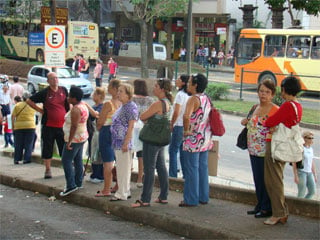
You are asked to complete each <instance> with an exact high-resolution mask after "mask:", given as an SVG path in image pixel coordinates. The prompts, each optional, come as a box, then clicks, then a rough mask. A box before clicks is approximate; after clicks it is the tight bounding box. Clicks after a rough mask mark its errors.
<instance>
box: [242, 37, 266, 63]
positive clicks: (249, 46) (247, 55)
mask: <svg viewBox="0 0 320 240" xmlns="http://www.w3.org/2000/svg"><path fill="white" fill-rule="evenodd" d="M261 45H262V39H259V38H241V39H240V41H239V44H238V55H237V58H236V59H237V63H238V64H239V65H243V64H247V63H249V62H252V61H253V60H255V59H257V58H258V57H259V56H260V53H261Z"/></svg>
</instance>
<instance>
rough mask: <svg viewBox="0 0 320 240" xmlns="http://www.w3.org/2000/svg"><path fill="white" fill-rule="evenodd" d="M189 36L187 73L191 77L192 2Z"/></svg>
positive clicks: (189, 17)
mask: <svg viewBox="0 0 320 240" xmlns="http://www.w3.org/2000/svg"><path fill="white" fill-rule="evenodd" d="M187 32H188V35H187V73H188V75H191V44H192V0H189V6H188V30H187Z"/></svg>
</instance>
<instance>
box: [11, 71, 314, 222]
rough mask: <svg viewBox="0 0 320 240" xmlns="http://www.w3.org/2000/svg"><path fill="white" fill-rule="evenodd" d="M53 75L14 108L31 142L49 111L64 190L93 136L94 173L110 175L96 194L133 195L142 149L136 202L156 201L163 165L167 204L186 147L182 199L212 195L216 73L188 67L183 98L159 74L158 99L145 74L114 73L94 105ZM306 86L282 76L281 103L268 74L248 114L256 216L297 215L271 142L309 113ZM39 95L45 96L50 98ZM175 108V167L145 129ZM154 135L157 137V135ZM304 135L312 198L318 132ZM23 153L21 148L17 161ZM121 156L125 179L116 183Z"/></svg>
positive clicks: (47, 123)
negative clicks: (211, 83)
mask: <svg viewBox="0 0 320 240" xmlns="http://www.w3.org/2000/svg"><path fill="white" fill-rule="evenodd" d="M47 77H48V79H47V81H48V84H49V86H48V87H47V88H45V89H43V90H41V91H40V92H38V93H35V94H34V95H33V96H30V97H26V98H25V99H24V102H23V103H20V104H17V105H16V108H15V109H14V110H13V118H14V119H16V120H17V121H15V122H14V126H15V127H17V130H18V129H19V121H25V122H26V123H25V124H28V125H30V126H29V127H28V128H23V129H21V131H20V130H19V131H17V136H20V135H19V134H21V135H23V137H21V139H22V138H23V139H24V143H22V144H21V146H24V144H28V143H30V142H32V141H31V140H30V138H31V135H32V134H34V129H35V125H34V113H35V111H38V112H40V113H41V114H42V129H41V134H42V141H43V144H42V153H41V155H42V158H43V159H44V162H45V174H44V178H46V179H48V178H52V173H51V168H50V166H51V160H52V156H53V145H54V141H56V142H57V145H58V149H59V154H60V155H61V157H62V164H63V168H64V172H65V179H66V188H65V189H64V191H62V192H61V193H60V196H66V195H68V194H70V193H72V192H74V191H76V190H78V189H79V188H81V187H82V181H83V163H82V155H83V146H84V143H85V142H86V141H87V140H88V139H89V140H90V141H89V155H90V156H91V159H92V161H93V164H92V169H93V174H92V175H91V177H92V178H95V177H97V176H98V175H100V176H101V175H103V176H101V180H102V179H103V181H104V185H103V189H101V190H99V191H97V193H96V195H95V196H96V197H111V198H110V201H123V200H127V199H129V198H130V197H131V190H130V179H131V171H132V160H133V156H134V155H133V154H134V153H136V156H137V158H138V161H139V173H138V181H137V187H140V188H142V193H141V196H140V198H139V199H138V200H136V201H135V203H133V204H132V205H131V206H132V207H134V208H137V207H147V206H150V202H151V197H152V190H153V185H154V178H155V169H156V170H157V173H158V178H159V183H160V193H159V195H158V197H157V198H156V199H155V200H154V202H155V203H160V204H167V203H168V194H169V176H170V177H177V172H178V168H177V166H178V164H177V162H178V157H177V156H178V153H179V155H180V158H179V160H180V163H181V170H182V175H183V178H184V191H183V200H182V201H181V202H180V203H179V207H193V206H197V205H199V204H202V205H204V204H207V203H208V202H209V182H208V151H209V150H210V149H211V148H212V146H213V142H212V140H211V137H212V133H211V129H210V124H209V113H210V111H211V107H212V106H211V101H210V99H209V97H208V96H207V95H206V94H205V90H206V87H207V84H208V80H207V78H206V77H205V76H204V75H203V74H194V75H191V76H188V75H181V76H180V77H179V78H178V79H177V80H176V87H177V88H178V93H177V94H176V96H175V98H174V97H173V96H172V92H171V91H172V86H171V81H170V80H169V79H157V80H156V81H155V83H154V87H153V94H154V96H155V97H156V99H153V98H151V97H149V96H148V91H147V85H146V82H145V80H142V79H137V80H135V81H134V84H133V86H132V85H130V84H127V83H122V82H120V81H119V80H116V79H113V80H111V81H110V82H109V84H108V88H107V92H108V94H110V96H111V98H110V100H107V101H105V102H104V99H105V97H106V93H105V89H104V88H102V87H99V86H98V87H97V88H96V89H95V91H94V93H93V96H92V97H93V100H94V105H93V106H92V107H91V106H89V105H88V104H86V103H84V102H83V101H82V98H83V93H82V90H81V89H80V88H78V87H76V86H72V87H71V88H70V92H69V93H68V92H67V90H66V89H65V88H64V87H61V86H59V85H58V83H59V80H58V77H57V75H56V73H54V72H51V73H49V74H48V76H47ZM300 90H301V86H300V82H299V80H297V79H296V78H295V77H287V78H285V79H284V80H283V81H282V83H281V95H282V97H283V99H284V100H285V102H284V103H283V104H282V105H281V106H280V108H279V107H278V106H276V105H275V104H273V103H272V98H273V96H274V94H275V84H274V83H273V81H271V80H264V81H263V82H261V83H260V84H259V86H258V96H259V100H260V102H259V103H258V104H256V105H254V106H253V107H252V109H251V112H252V114H251V115H250V117H249V118H246V119H243V120H242V121H241V124H243V125H245V126H247V128H248V135H247V140H248V151H249V156H250V160H251V166H252V171H253V177H254V183H255V187H256V196H257V200H258V202H257V205H256V206H255V208H254V209H253V210H250V211H248V212H247V213H248V214H254V215H255V217H256V218H261V217H270V218H269V219H267V220H266V221H265V222H264V223H265V224H267V225H274V224H277V223H278V222H281V223H283V224H284V223H286V221H287V219H288V215H289V212H288V208H287V205H286V203H285V197H284V187H283V171H284V166H285V162H282V161H278V160H275V159H272V157H271V156H272V155H271V147H270V146H271V139H272V133H273V132H274V131H275V129H276V126H277V125H279V124H280V123H283V124H284V125H285V126H287V127H289V128H290V127H291V126H293V125H296V124H298V123H299V122H300V121H301V117H302V106H301V104H300V103H299V102H298V101H297V98H296V96H297V94H298V93H299V91H300ZM38 103H42V106H39V105H38ZM172 104H173V107H172ZM292 104H294V106H295V108H296V110H295V108H293V107H292ZM170 112H172V117H171V125H170V127H171V130H172V137H171V142H170V145H169V158H170V159H169V174H168V171H167V168H166V165H165V159H164V151H165V146H158V145H153V144H151V143H148V142H141V141H140V140H139V132H140V130H141V129H142V127H143V125H144V122H147V121H148V120H149V119H150V118H152V117H161V116H164V115H166V116H169V113H170ZM90 115H91V117H90ZM32 116H33V118H32ZM88 118H89V121H91V122H92V123H94V124H93V126H94V130H93V132H91V134H90V132H88V127H87V126H88ZM32 136H33V135H32ZM154 137H155V138H157V136H156V135H155V136H154ZM303 137H304V139H305V152H304V156H305V161H304V168H300V169H298V167H297V165H296V164H293V168H294V173H295V181H296V183H297V184H299V196H303V195H304V194H305V191H306V187H305V184H307V187H308V190H309V193H308V194H307V196H306V198H310V197H312V195H313V194H314V181H315V180H317V179H316V174H315V168H314V164H313V163H312V157H313V152H312V148H311V145H312V139H313V133H312V132H306V133H304V135H303ZM21 139H20V140H21ZM19 151H20V150H19ZM25 155H28V157H27V159H26V158H25V161H30V160H29V155H30V156H31V152H30V148H28V149H27V147H26V151H25ZM17 158H21V154H20V155H19V154H17ZM18 161H19V160H18V159H16V156H15V159H14V162H15V163H17V162H18ZM99 161H100V162H102V163H103V168H100V169H99V170H98V168H97V166H94V165H95V164H97V165H98V162H99ZM115 162H116V167H117V168H116V169H117V184H116V185H115V186H114V187H113V188H112V186H111V184H112V177H113V171H112V169H113V167H114V164H115ZM98 171H99V173H98ZM310 172H311V174H310ZM310 181H311V183H310ZM312 181H313V183H312ZM112 193H114V195H112Z"/></svg>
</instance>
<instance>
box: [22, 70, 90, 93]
mask: <svg viewBox="0 0 320 240" xmlns="http://www.w3.org/2000/svg"><path fill="white" fill-rule="evenodd" d="M51 71H52V68H50V67H46V66H44V65H37V66H33V67H32V68H31V69H30V71H29V73H28V83H27V85H28V91H29V92H30V93H31V94H33V93H35V92H37V91H39V86H40V88H42V87H43V86H45V85H46V83H47V75H48V73H49V72H51ZM57 75H58V78H59V85H60V86H64V87H66V88H67V89H68V91H69V90H70V87H71V86H72V85H75V86H78V87H80V88H81V89H82V91H83V94H84V96H90V95H91V93H92V92H93V87H92V84H91V82H90V81H89V80H87V79H84V78H81V77H80V76H79V74H78V72H76V71H74V70H73V69H72V68H70V67H68V66H65V67H59V68H57Z"/></svg>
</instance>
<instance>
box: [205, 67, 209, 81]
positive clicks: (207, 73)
mask: <svg viewBox="0 0 320 240" xmlns="http://www.w3.org/2000/svg"><path fill="white" fill-rule="evenodd" d="M206 75H207V79H208V80H209V78H208V77H209V63H208V64H207V65H206Z"/></svg>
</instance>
